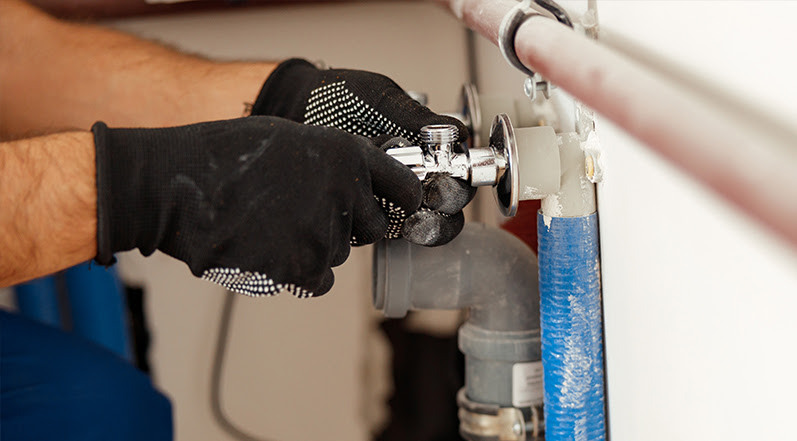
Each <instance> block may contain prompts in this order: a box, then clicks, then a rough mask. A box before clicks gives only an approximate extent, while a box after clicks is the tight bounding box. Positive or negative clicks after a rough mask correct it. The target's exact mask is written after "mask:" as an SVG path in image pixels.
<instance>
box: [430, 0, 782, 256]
mask: <svg viewBox="0 0 797 441" xmlns="http://www.w3.org/2000/svg"><path fill="white" fill-rule="evenodd" d="M438 3H442V4H443V5H445V6H447V7H450V8H451V9H452V11H453V12H454V13H455V15H457V17H460V18H461V19H462V20H463V21H464V22H465V24H467V25H468V26H469V27H470V28H472V29H473V30H475V31H477V32H479V33H480V34H482V35H484V36H485V37H487V38H488V39H489V40H490V41H492V42H493V43H496V42H497V39H498V28H499V26H500V23H501V20H502V19H503V17H504V15H505V14H506V13H507V12H508V11H509V10H510V9H511V8H512V7H513V6H514V5H516V4H517V3H516V2H515V1H514V0H451V1H449V0H438ZM515 45H516V50H517V54H518V57H519V58H520V60H521V61H522V62H523V63H524V64H525V65H526V66H529V67H530V68H531V69H533V70H534V71H536V72H539V73H540V74H541V75H542V76H543V77H545V78H547V79H549V80H551V81H552V82H553V83H555V84H556V85H557V86H559V87H561V88H562V89H564V90H566V91H567V92H568V93H569V94H571V95H572V96H574V97H575V98H576V99H578V100H580V101H581V102H583V103H585V104H586V105H588V106H590V107H591V108H593V109H595V110H596V111H597V112H599V113H600V114H602V115H603V116H605V117H607V118H608V119H610V120H612V121H613V122H614V123H615V124H617V125H618V126H620V127H622V128H623V129H625V130H626V131H627V132H628V133H629V134H631V135H632V136H634V137H636V138H637V139H639V140H640V141H642V142H644V143H645V144H646V145H648V146H649V147H650V148H652V149H653V150H655V151H657V152H658V153H659V154H661V155H662V156H664V157H665V158H667V159H668V160H670V161H672V162H673V163H675V164H676V165H678V166H679V167H681V168H682V169H683V170H684V171H686V172H687V173H689V174H691V175H692V176H693V177H695V178H696V179H698V180H699V181H701V182H703V183H704V184H705V185H707V186H709V187H710V188H712V189H714V190H715V191H716V192H718V193H719V194H721V195H722V196H724V197H725V198H727V199H728V200H729V201H731V202H732V203H734V204H736V205H737V206H738V207H739V208H741V209H742V210H743V211H745V212H746V213H748V214H749V215H750V216H752V217H754V218H756V219H758V220H759V221H761V222H762V223H763V224H765V225H767V226H768V227H770V228H771V229H772V230H774V231H775V232H777V233H779V234H781V235H782V236H783V237H785V238H787V239H788V240H789V241H790V242H791V243H792V244H793V245H795V246H797V148H796V147H795V145H797V133H795V132H794V131H793V130H788V129H783V128H782V127H774V125H767V124H760V123H753V122H751V121H749V120H748V119H746V118H745V117H744V114H743V113H742V112H739V111H738V110H737V109H734V108H730V107H728V106H725V105H723V103H721V102H719V101H717V100H712V99H710V98H708V97H706V96H702V95H698V94H696V93H694V92H692V91H691V90H690V89H689V87H685V85H682V84H680V83H679V82H678V81H676V80H675V79H672V78H667V77H665V76H663V75H660V74H658V73H657V72H655V71H653V70H651V69H650V68H649V67H646V66H643V65H641V64H638V63H636V62H634V61H632V60H630V59H629V58H627V57H625V56H623V55H621V54H619V53H618V52H616V51H614V50H612V49H610V48H607V47H605V46H602V45H601V44H599V43H598V42H596V41H594V40H590V39H588V38H587V37H585V36H583V35H580V34H578V33H576V32H573V31H572V30H570V29H568V28H566V27H564V26H563V25H561V24H559V23H557V22H555V21H553V20H550V19H547V18H544V17H532V18H530V19H529V20H527V21H526V22H525V23H524V24H523V25H521V26H520V28H519V29H518V33H517V38H516V40H515Z"/></svg>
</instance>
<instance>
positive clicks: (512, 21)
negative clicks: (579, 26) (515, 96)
mask: <svg viewBox="0 0 797 441" xmlns="http://www.w3.org/2000/svg"><path fill="white" fill-rule="evenodd" d="M534 3H536V4H537V5H539V6H540V7H542V8H543V9H545V10H546V11H548V12H549V13H550V14H551V15H553V17H554V18H556V19H557V20H558V21H559V22H560V23H562V24H564V25H566V26H569V27H571V28H572V27H573V23H572V21H571V20H570V17H569V16H568V15H567V12H565V10H564V9H563V8H562V7H561V6H559V5H558V4H556V3H555V2H553V1H552V0H536V1H535V2H534ZM531 4H532V0H522V1H521V2H520V3H518V4H517V5H515V6H514V7H513V8H512V9H510V10H509V12H507V14H506V15H505V16H504V19H503V20H502V21H501V26H500V27H499V28H498V48H499V49H500V50H501V55H503V56H504V59H505V60H506V61H507V62H508V63H509V64H511V65H512V66H514V67H515V68H516V69H518V70H520V71H521V72H523V73H524V74H526V76H527V77H528V78H527V79H526V82H525V83H524V86H523V88H524V91H525V92H526V95H527V96H528V97H529V98H531V100H532V101H533V100H534V99H535V98H536V96H537V90H539V89H542V90H543V92H544V94H545V96H546V97H548V96H549V94H550V90H551V85H550V83H548V82H547V81H544V80H542V77H540V76H539V75H537V74H536V73H535V72H534V71H533V70H531V69H529V68H528V67H526V66H525V65H524V64H523V63H522V62H521V61H520V58H518V56H517V50H516V49H515V37H516V36H517V31H518V29H519V28H520V25H522V24H523V23H525V22H526V20H528V19H529V18H531V17H534V16H536V15H540V16H543V14H541V13H540V12H538V11H536V10H534V9H532V7H531Z"/></svg>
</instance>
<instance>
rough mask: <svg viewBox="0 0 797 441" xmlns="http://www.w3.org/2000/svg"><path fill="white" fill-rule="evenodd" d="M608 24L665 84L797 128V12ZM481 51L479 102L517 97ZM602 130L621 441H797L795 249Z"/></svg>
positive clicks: (735, 8)
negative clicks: (685, 84) (677, 83)
mask: <svg viewBox="0 0 797 441" xmlns="http://www.w3.org/2000/svg"><path fill="white" fill-rule="evenodd" d="M564 3H566V4H567V5H568V7H569V8H571V9H572V11H574V12H579V13H580V12H582V11H584V10H585V7H586V2H584V1H580V0H578V1H567V2H564ZM598 11H599V17H600V22H601V26H602V29H603V30H604V32H605V34H604V35H605V36H606V37H611V38H610V41H611V42H612V44H620V43H621V42H623V41H624V42H625V43H623V49H624V50H626V51H629V52H631V53H634V55H635V57H637V58H638V59H640V60H644V61H645V62H646V63H651V64H653V65H656V66H657V69H659V70H660V71H661V72H665V73H667V74H668V75H674V76H677V77H679V78H681V79H688V81H689V82H690V83H691V84H692V85H693V86H696V87H699V88H702V90H703V91H704V92H706V93H709V94H715V95H716V94H721V95H725V96H726V98H727V99H728V101H729V102H739V103H741V107H740V108H741V109H744V111H749V110H751V109H752V111H753V112H760V113H763V114H765V115H766V116H767V117H768V118H773V119H775V120H778V121H780V122H781V123H784V124H789V125H793V121H795V120H797V86H795V78H797V61H795V58H794V47H793V45H794V42H795V41H797V28H795V27H794V26H793V24H792V21H793V19H794V17H795V16H797V3H795V2H783V1H770V2H753V1H733V2H717V1H689V2H686V1H679V2H675V1H636V2H632V1H621V0H616V1H613V0H598ZM478 48H479V53H478V56H479V59H480V60H481V61H482V63H481V64H480V66H479V73H480V79H481V80H482V81H481V82H480V89H481V90H482V91H484V92H489V93H495V94H519V93H521V92H520V87H521V81H522V76H520V75H519V74H517V73H515V72H512V71H511V70H510V69H507V68H506V66H505V65H503V64H502V60H501V58H500V56H499V55H498V54H497V51H496V50H495V48H494V46H492V45H491V44H490V43H488V42H486V41H485V40H480V43H479V45H478ZM684 110H685V111H688V109H684ZM661 124H665V125H666V124H668V121H661ZM596 126H597V132H598V134H599V136H600V140H601V143H602V147H603V156H602V159H603V162H604V166H605V167H604V181H603V182H602V183H601V184H600V185H599V186H598V198H599V208H598V210H599V214H600V228H601V251H602V270H603V271H602V276H603V298H604V313H605V317H604V318H605V330H606V357H607V360H606V361H607V376H608V385H607V386H608V390H607V397H608V411H609V419H610V421H609V427H610V438H611V439H612V440H613V441H639V440H645V441H655V440H662V441H663V440H674V439H677V440H686V441H704V440H719V439H722V440H739V441H742V440H751V439H755V440H794V439H797V433H795V430H794V424H793V422H794V420H795V418H797V401H796V400H795V398H794V397H795V396H797V374H795V372H797V369H796V368H795V365H797V319H795V311H797V250H795V249H794V248H792V247H790V246H789V245H786V244H784V243H783V241H781V240H780V239H779V238H777V237H774V236H772V235H770V234H769V232H767V231H765V230H763V229H762V228H761V227H759V226H758V225H757V224H755V223H754V222H752V221H751V220H749V219H748V218H747V217H746V216H745V215H744V214H742V213H740V212H738V211H737V210H736V209H735V208H733V207H731V206H729V205H728V204H727V203H725V202H724V201H723V200H720V199H719V198H718V197H717V196H716V195H715V194H713V193H711V192H710V191H708V190H706V189H704V188H703V187H702V186H701V185H700V184H698V183H696V182H695V181H693V180H692V179H691V178H690V177H688V176H685V175H683V174H682V173H681V172H679V171H678V170H676V169H674V168H673V167H672V166H670V164H669V163H667V162H665V161H664V160H663V159H661V158H660V157H658V156H656V155H655V154H654V153H651V152H650V151H649V150H648V149H647V148H646V147H645V146H644V145H642V144H640V143H639V142H638V141H636V140H635V139H632V138H630V137H629V136H627V135H626V134H624V132H623V131H622V130H620V129H618V128H617V127H615V126H614V125H613V124H612V123H611V122H609V121H608V120H606V119H604V118H601V117H600V116H598V118H597V121H596ZM672 130H678V127H672ZM795 148H797V139H795ZM772 191H775V192H777V191H778V189H777V188H773V189H772ZM784 203H792V204H793V203H795V201H784ZM795 222H797V219H795Z"/></svg>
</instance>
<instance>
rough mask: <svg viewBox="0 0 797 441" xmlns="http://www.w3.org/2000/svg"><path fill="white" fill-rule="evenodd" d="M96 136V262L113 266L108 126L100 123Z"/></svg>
mask: <svg viewBox="0 0 797 441" xmlns="http://www.w3.org/2000/svg"><path fill="white" fill-rule="evenodd" d="M91 132H92V133H93V134H94V150H95V158H96V159H95V161H96V162H95V168H96V182H97V256H96V257H95V258H94V260H95V261H96V262H97V263H99V264H100V265H105V266H108V265H112V264H113V263H114V262H116V259H115V258H114V256H113V249H112V247H111V216H110V207H111V198H112V194H111V183H110V182H109V181H110V176H109V174H108V173H105V170H108V169H109V168H110V164H109V162H110V161H109V159H110V158H109V157H108V154H107V152H108V149H107V148H105V146H106V145H107V144H108V140H107V136H106V135H107V133H108V126H106V125H105V123H104V122H102V121H98V122H96V123H94V125H93V126H92V127H91Z"/></svg>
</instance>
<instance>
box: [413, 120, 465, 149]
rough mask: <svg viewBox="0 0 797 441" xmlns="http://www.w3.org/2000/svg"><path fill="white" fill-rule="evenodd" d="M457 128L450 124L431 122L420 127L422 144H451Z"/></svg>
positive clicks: (456, 133)
mask: <svg viewBox="0 0 797 441" xmlns="http://www.w3.org/2000/svg"><path fill="white" fill-rule="evenodd" d="M458 135H459V130H458V129H457V126H455V125H452V124H432V125H428V126H423V127H421V142H423V143H424V144H451V143H454V142H456V141H457V136H458Z"/></svg>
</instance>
